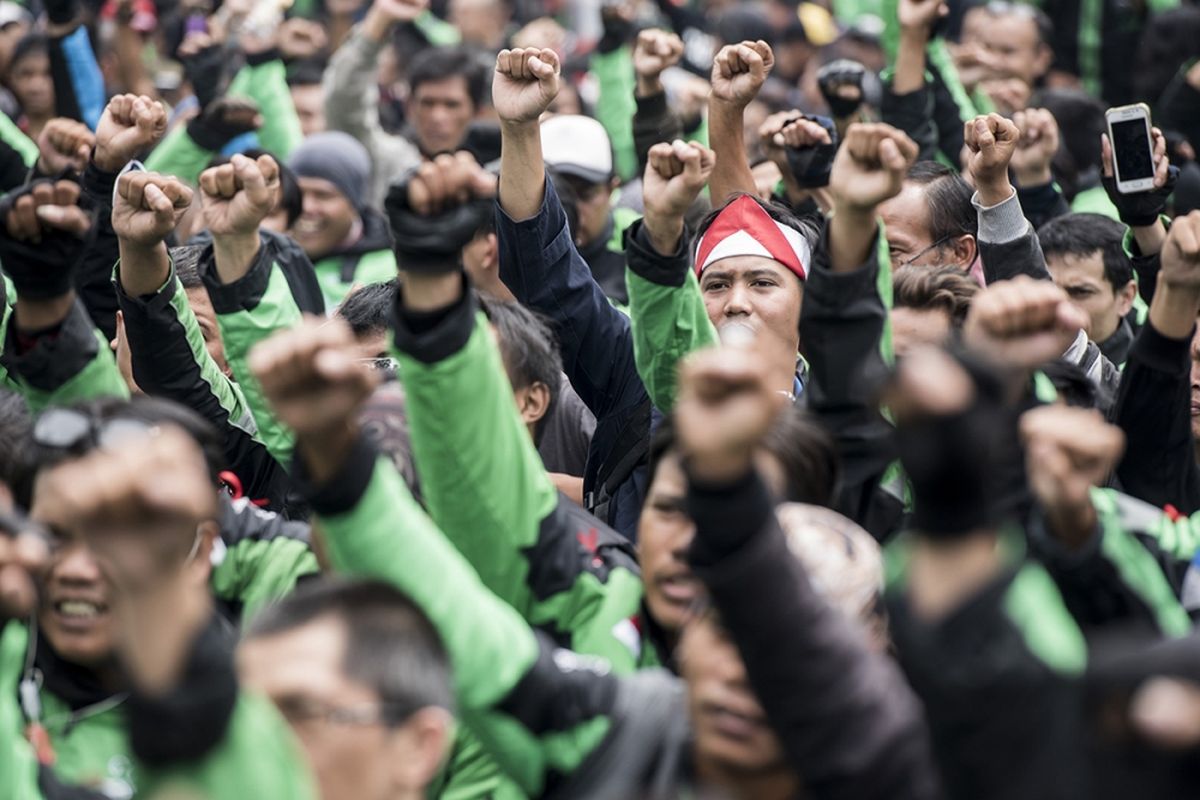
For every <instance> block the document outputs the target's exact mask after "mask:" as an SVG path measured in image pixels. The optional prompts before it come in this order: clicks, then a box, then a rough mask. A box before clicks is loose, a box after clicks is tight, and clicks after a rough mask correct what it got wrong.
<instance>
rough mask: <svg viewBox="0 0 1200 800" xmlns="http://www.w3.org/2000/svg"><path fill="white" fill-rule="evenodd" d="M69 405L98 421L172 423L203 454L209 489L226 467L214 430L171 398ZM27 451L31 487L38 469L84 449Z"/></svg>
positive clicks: (36, 448)
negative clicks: (70, 451)
mask: <svg viewBox="0 0 1200 800" xmlns="http://www.w3.org/2000/svg"><path fill="white" fill-rule="evenodd" d="M70 408H73V409H76V410H77V411H79V412H81V413H83V414H85V415H87V416H89V417H91V418H92V419H94V420H97V421H99V422H107V421H110V420H114V419H126V420H135V421H137V422H142V423H145V424H146V425H157V426H162V425H172V426H174V427H176V428H179V429H180V430H181V431H183V432H184V433H186V434H187V435H188V436H189V437H191V439H192V441H193V442H195V443H196V445H197V446H198V447H199V448H200V451H201V453H203V455H204V463H205V465H206V466H207V467H208V476H209V478H210V479H211V480H212V482H213V487H214V488H213V490H214V491H216V485H217V480H218V476H219V474H220V472H221V471H222V470H223V469H225V468H226V466H227V465H226V463H225V450H224V447H223V445H222V443H221V439H220V437H219V436H218V435H217V431H216V429H215V428H214V427H213V426H212V425H211V424H210V423H209V422H208V420H206V419H204V418H203V417H201V416H200V415H199V414H197V413H196V412H195V411H193V410H192V409H190V408H188V407H186V406H183V405H180V404H179V403H176V402H174V401H171V400H165V399H163V398H160V397H151V396H149V395H135V396H133V397H132V398H130V399H128V400H124V399H121V398H116V397H105V398H100V399H97V400H87V401H84V402H81V403H75V404H73V405H71V406H70ZM29 452H30V458H29V460H28V469H29V475H28V481H26V482H24V483H25V484H26V485H27V487H28V488H29V489H30V490H31V489H32V487H33V478H34V477H36V475H37V473H38V472H40V471H42V470H44V469H49V468H51V467H54V466H56V465H58V464H61V463H64V462H66V461H69V460H71V459H73V458H78V457H80V456H82V455H84V454H85V453H86V452H87V451H86V449H85V450H84V452H78V451H76V452H72V453H66V452H63V451H62V450H59V449H57V448H47V447H42V446H40V445H38V444H37V443H36V442H34V443H32V445H31V447H30V449H29ZM32 500H33V498H32V494H31V493H30V494H27V495H23V496H20V497H18V502H19V503H20V504H21V505H23V506H25V507H26V508H28V507H29V504H30V503H31V502H32Z"/></svg>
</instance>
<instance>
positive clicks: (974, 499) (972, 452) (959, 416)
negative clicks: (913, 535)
mask: <svg viewBox="0 0 1200 800" xmlns="http://www.w3.org/2000/svg"><path fill="white" fill-rule="evenodd" d="M957 358H958V361H959V363H961V364H962V365H963V367H964V368H965V369H966V371H967V373H968V374H969V375H970V376H971V378H972V379H973V382H974V384H975V400H974V401H973V402H972V403H971V405H969V406H967V407H966V408H965V409H963V410H961V411H957V412H954V413H951V414H927V415H922V416H919V417H917V418H915V419H908V420H902V421H901V422H900V424H898V425H897V426H896V441H897V443H898V445H899V449H900V461H901V463H902V464H903V466H904V473H905V475H906V477H907V478H908V480H909V482H910V483H911V485H912V490H913V519H912V527H913V529H915V530H918V531H920V532H921V533H922V534H924V535H926V536H929V537H932V538H939V539H941V538H953V537H955V536H957V535H960V534H964V533H967V532H969V531H972V530H979V529H981V528H988V527H991V526H993V525H995V524H996V523H997V522H998V518H999V514H1000V497H999V491H1000V489H999V487H998V486H997V483H999V482H1000V481H999V480H998V477H997V476H998V475H1000V474H1006V473H1005V469H1006V466H1007V465H1008V464H1009V462H1010V461H1011V459H1013V458H1014V457H1016V458H1019V457H1020V450H1019V448H1017V447H1015V445H1014V444H1013V443H1015V442H1016V441H1017V440H1018V437H1017V430H1016V416H1015V414H1014V412H1013V411H1012V410H1011V409H1010V408H1008V407H1006V406H1005V405H1004V403H1003V397H1004V388H1003V384H1002V383H1001V382H1000V380H999V379H998V378H997V376H996V375H995V374H994V373H993V372H992V371H991V370H990V369H988V368H986V367H984V366H983V365H982V364H979V363H977V362H974V361H973V360H972V359H969V358H968V357H966V356H963V355H962V354H959V355H958V356H957Z"/></svg>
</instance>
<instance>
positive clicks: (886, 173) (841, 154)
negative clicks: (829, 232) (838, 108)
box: [829, 123, 918, 212]
mask: <svg viewBox="0 0 1200 800" xmlns="http://www.w3.org/2000/svg"><path fill="white" fill-rule="evenodd" d="M917 152H918V148H917V145H916V143H915V142H914V141H913V140H912V139H910V138H908V136H906V135H905V134H904V133H903V132H902V131H900V130H898V129H896V128H893V127H892V126H891V125H884V124H883V123H856V124H854V125H851V126H850V127H849V128H847V129H846V138H845V139H844V140H843V142H842V146H841V148H840V149H839V150H838V153H837V156H836V157H835V158H834V161H833V171H832V173H831V174H830V181H829V189H830V192H831V193H832V195H833V199H834V207H835V208H837V207H841V208H844V209H848V210H851V211H857V212H864V211H870V210H873V209H874V208H875V207H876V206H878V205H879V204H880V203H882V202H884V201H885V200H888V199H889V198H892V197H895V196H896V195H897V194H899V193H900V187H901V185H902V184H903V182H904V175H905V173H907V172H908V168H909V167H911V166H912V164H913V162H914V161H916V159H917Z"/></svg>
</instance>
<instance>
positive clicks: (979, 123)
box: [975, 119, 996, 152]
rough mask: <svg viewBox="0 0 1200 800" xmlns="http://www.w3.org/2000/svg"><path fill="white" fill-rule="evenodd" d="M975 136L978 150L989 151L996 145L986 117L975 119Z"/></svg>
mask: <svg viewBox="0 0 1200 800" xmlns="http://www.w3.org/2000/svg"><path fill="white" fill-rule="evenodd" d="M975 136H976V139H975V141H976V144H978V145H979V151H980V152H991V150H992V148H993V147H995V146H996V137H995V136H993V135H992V129H991V128H990V127H988V123H987V120H986V119H977V120H975Z"/></svg>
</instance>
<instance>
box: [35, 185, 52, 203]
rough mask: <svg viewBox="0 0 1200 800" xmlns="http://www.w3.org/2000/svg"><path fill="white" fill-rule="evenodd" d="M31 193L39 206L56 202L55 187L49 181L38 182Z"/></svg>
mask: <svg viewBox="0 0 1200 800" xmlns="http://www.w3.org/2000/svg"><path fill="white" fill-rule="evenodd" d="M30 194H31V195H32V196H33V202H34V203H35V204H37V205H39V206H44V205H48V204H50V203H53V202H54V187H53V186H52V185H50V184H49V183H39V184H37V185H36V186H34V187H33V191H32V192H30Z"/></svg>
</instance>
